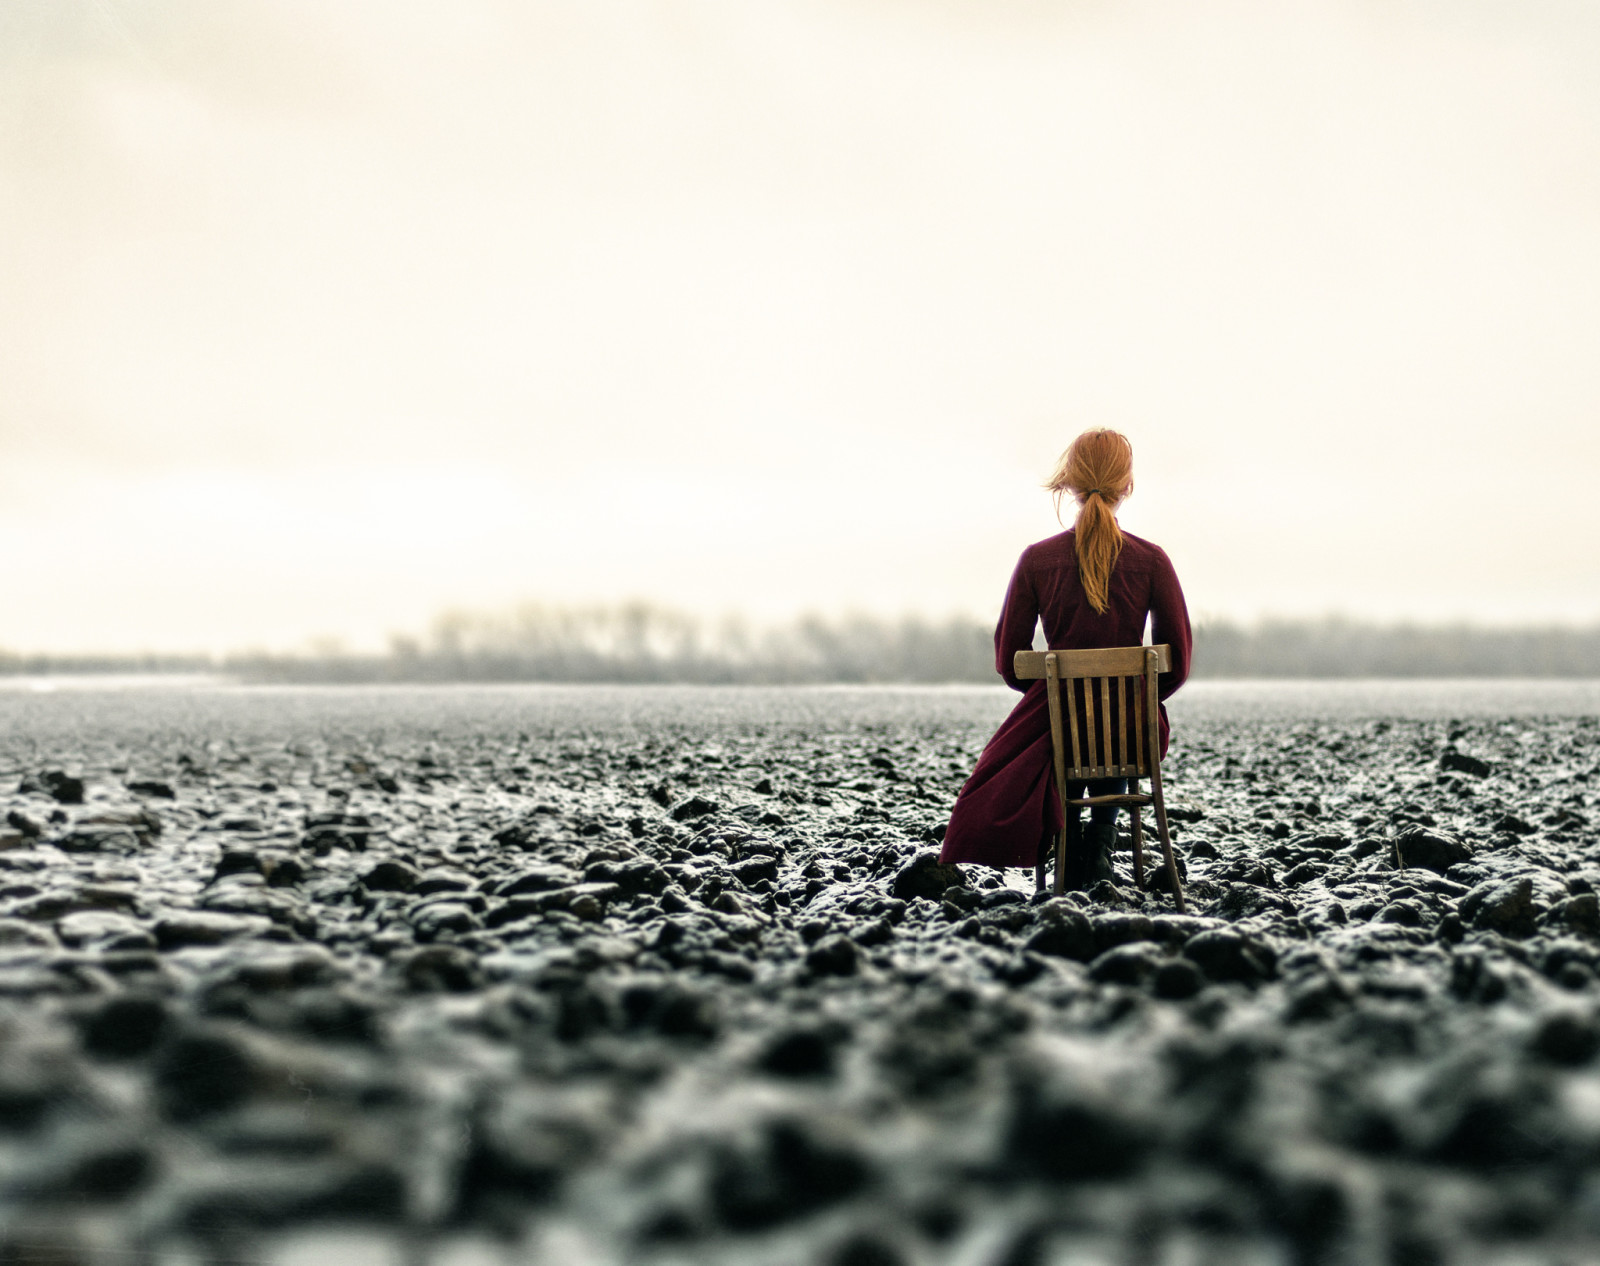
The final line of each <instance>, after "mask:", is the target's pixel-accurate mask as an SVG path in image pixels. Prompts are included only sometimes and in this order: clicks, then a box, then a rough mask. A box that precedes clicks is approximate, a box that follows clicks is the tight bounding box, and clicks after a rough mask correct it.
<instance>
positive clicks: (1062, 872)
mask: <svg viewBox="0 0 1600 1266" xmlns="http://www.w3.org/2000/svg"><path fill="white" fill-rule="evenodd" d="M1066 890H1067V828H1066V825H1065V824H1064V823H1063V825H1062V827H1061V833H1060V834H1059V835H1057V836H1056V882H1055V894H1056V896H1058V897H1059V896H1061V894H1062V893H1064V892H1066Z"/></svg>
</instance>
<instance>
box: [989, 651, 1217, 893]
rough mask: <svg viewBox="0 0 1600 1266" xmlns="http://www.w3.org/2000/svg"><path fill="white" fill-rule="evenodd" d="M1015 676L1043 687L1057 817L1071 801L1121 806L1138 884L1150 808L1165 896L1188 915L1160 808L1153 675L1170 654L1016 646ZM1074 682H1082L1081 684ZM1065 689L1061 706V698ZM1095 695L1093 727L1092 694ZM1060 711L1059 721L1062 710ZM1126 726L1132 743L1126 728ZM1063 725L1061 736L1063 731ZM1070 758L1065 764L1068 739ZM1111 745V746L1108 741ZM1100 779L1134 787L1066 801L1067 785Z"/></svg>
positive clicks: (1062, 876)
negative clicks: (1143, 782)
mask: <svg viewBox="0 0 1600 1266" xmlns="http://www.w3.org/2000/svg"><path fill="white" fill-rule="evenodd" d="M1015 663H1016V673H1017V677H1018V678H1019V679H1021V680H1023V681H1036V680H1038V679H1039V678H1041V677H1042V678H1044V680H1045V682H1046V686H1045V688H1046V690H1047V691H1048V692H1049V695H1048V697H1049V707H1050V746H1051V749H1052V751H1053V752H1054V755H1055V786H1056V795H1057V796H1058V797H1060V801H1061V814H1062V818H1063V820H1064V819H1065V818H1066V815H1067V812H1068V809H1069V808H1071V807H1074V806H1077V807H1081V808H1093V807H1094V806H1095V805H1097V804H1117V805H1126V806H1127V808H1128V812H1129V815H1130V817H1131V818H1132V825H1133V877H1134V882H1135V883H1136V884H1138V886H1139V887H1140V888H1143V887H1144V835H1143V832H1142V830H1141V827H1140V823H1139V810H1140V809H1141V808H1143V807H1144V806H1145V805H1154V806H1155V815H1156V831H1157V833H1158V834H1159V835H1160V837H1161V851H1162V853H1163V854H1164V855H1165V857H1166V862H1167V873H1168V874H1169V875H1171V876H1172V894H1173V896H1174V897H1175V898H1176V899H1177V904H1178V911H1179V913H1180V914H1186V913H1188V907H1187V906H1186V905H1185V904H1184V900H1183V884H1182V883H1181V882H1180V881H1179V879H1178V865H1177V862H1176V860H1175V859H1174V858H1173V856H1172V836H1171V835H1170V834H1169V832H1168V831H1167V806H1166V804H1165V803H1164V802H1163V800H1162V799H1161V737H1160V731H1159V728H1158V727H1159V725H1160V721H1159V717H1160V710H1159V708H1158V706H1157V705H1158V700H1157V698H1156V674H1157V673H1161V672H1164V671H1166V670H1167V669H1169V668H1170V667H1171V666H1172V651H1171V648H1170V647H1168V646H1166V645H1161V646H1118V647H1111V648H1107V649H1104V650H1083V651H1018V652H1017V655H1016V660H1015ZM1080 683H1081V687H1080ZM1063 689H1065V691H1066V706H1065V707H1064V708H1063V706H1062V701H1061V695H1062V690H1063ZM1097 695H1098V697H1099V717H1098V724H1097V723H1096V722H1097V718H1096V715H1095V712H1096V708H1095V699H1096V696H1097ZM1063 712H1064V713H1065V715H1066V720H1065V722H1063V720H1062V714H1063ZM1130 722H1131V729H1132V731H1133V742H1132V744H1131V746H1130V744H1129V742H1128V732H1129V729H1130ZM1063 730H1065V733H1064V732H1063ZM1069 735H1070V742H1071V746H1072V751H1071V756H1072V763H1071V764H1070V765H1069V764H1068V763H1067V744H1068V741H1069V739H1068V736H1069ZM1113 738H1116V740H1117V742H1116V743H1115V744H1113V742H1112V739H1113ZM1099 778H1128V779H1132V780H1133V785H1134V788H1135V790H1134V791H1130V792H1129V793H1128V794H1126V795H1120V796H1088V797H1086V798H1084V799H1082V800H1069V799H1067V785H1068V784H1069V783H1078V782H1088V781H1090V780H1091V779H1099ZM1141 778H1148V779H1149V780H1150V794H1149V795H1144V794H1141V793H1139V792H1138V791H1137V787H1138V780H1139V779H1141ZM1066 865H1067V849H1066V828H1065V827H1064V826H1063V828H1062V833H1061V837H1060V838H1059V839H1058V840H1057V841H1056V878H1055V891H1056V892H1058V893H1060V892H1063V891H1065V890H1066Z"/></svg>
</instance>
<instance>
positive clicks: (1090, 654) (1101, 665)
mask: <svg viewBox="0 0 1600 1266" xmlns="http://www.w3.org/2000/svg"><path fill="white" fill-rule="evenodd" d="M1147 650H1153V651H1155V653H1156V671H1157V672H1158V673H1164V672H1170V671H1171V669H1172V647H1170V646H1168V645H1167V644H1166V643H1165V642H1162V643H1161V644H1160V645H1159V646H1111V647H1105V648H1103V649H1099V650H1084V651H1018V652H1017V653H1016V656H1015V658H1014V660H1013V668H1014V670H1015V672H1016V674H1017V679H1018V680H1019V681H1036V680H1038V679H1039V678H1041V677H1043V676H1044V657H1045V656H1046V655H1054V656H1055V657H1056V668H1057V671H1058V672H1059V673H1060V674H1061V676H1063V677H1140V676H1143V675H1144V653H1145V652H1146V651H1147Z"/></svg>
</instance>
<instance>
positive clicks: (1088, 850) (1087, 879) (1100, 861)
mask: <svg viewBox="0 0 1600 1266" xmlns="http://www.w3.org/2000/svg"><path fill="white" fill-rule="evenodd" d="M1116 843H1117V824H1116V823H1115V822H1091V823H1089V825H1088V826H1086V827H1085V828H1084V831H1083V886H1084V887H1085V888H1093V887H1094V886H1095V885H1096V884H1097V883H1099V882H1100V881H1101V880H1102V879H1105V880H1109V881H1110V882H1111V883H1116V881H1117V872H1116V871H1114V870H1112V869H1111V850H1112V849H1113V848H1115V847H1116Z"/></svg>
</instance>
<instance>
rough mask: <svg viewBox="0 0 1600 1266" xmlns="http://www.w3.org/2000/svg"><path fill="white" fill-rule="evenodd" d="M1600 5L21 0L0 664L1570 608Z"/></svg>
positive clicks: (1580, 552)
mask: <svg viewBox="0 0 1600 1266" xmlns="http://www.w3.org/2000/svg"><path fill="white" fill-rule="evenodd" d="M1597 230H1600V8H1597V7H1596V6H1594V5H1593V4H1592V3H1590V2H1589V0H1570V2H1557V0H1448V2H1447V0H1437V2H1425V0H1402V2H1398V3H1397V2H1395V0H1295V2H1288V0H1218V2H1216V3H1206V4H1201V5H1197V4H1193V3H1190V2H1188V0H1173V2H1172V3H1139V2H1132V3H1100V2H1098V0H943V2H939V0H792V2H789V0H542V2H541V0H504V2H503V3H501V2H499V0H449V2H448V3H444V2H442V0H430V2H429V3H418V2H414V0H137V2H135V0H4V3H3V4H0V647H8V648H13V649H18V650H58V651H72V650H90V649H110V650H133V649H143V648H151V649H165V650H189V649H204V650H213V649H227V648H240V647H248V646H267V647H280V648H288V647H296V646H301V645H304V644H306V643H307V642H308V640H309V639H311V638H314V637H317V636H319V635H331V636H335V637H339V638H342V639H344V640H345V641H346V642H347V643H348V644H350V645H352V646H377V645H381V644H382V643H383V640H384V637H385V635H386V634H388V633H389V632H418V631H421V630H423V629H425V628H426V626H427V624H428V622H429V620H430V619H431V618H432V617H433V616H434V615H435V614H436V613H437V612H439V611H440V610H441V609H444V608H446V607H451V606H456V607H462V606H465V607H475V608H496V607H504V606H509V605H511V604H514V603H517V602H520V601H526V600H537V601H542V602H547V603H568V602H590V601H613V600H621V599H629V598H638V597H642V598H648V599H653V600H656V601H660V602H664V603H668V604H671V605H675V606H679V607H684V608H688V609H691V610H694V611H699V612H705V613H708V614H720V613H724V612H732V611H738V612H744V613H746V614H748V615H750V616H752V617H754V618H755V619H757V620H758V621H760V620H775V619H782V618H785V617H788V616H790V615H793V614H796V613H799V612H801V611H818V612H822V613H825V614H837V613H842V612H846V611H852V610H865V611H872V612H878V613H883V614H895V613H900V612H906V611H918V612H922V613H926V614H929V615H934V616H939V615H945V614H952V613H966V614H972V615H976V616H980V617H982V618H985V619H988V618H992V617H993V615H994V613H995V610H996V608H997V605H998V602H999V598H1000V595H1001V593H1002V592H1003V589H1004V586H1005V582H1006V579H1007V577H1008V575H1009V573H1010V570H1011V567H1012V565H1013V564H1014V562H1015V559H1016V555H1017V553H1018V552H1019V551H1020V550H1021V548H1022V547H1023V546H1024V545H1026V544H1027V543H1028V542H1030V541H1033V540H1036V539H1039V538H1040V537H1043V536H1046V535H1048V534H1050V533H1051V532H1053V531H1056V530H1058V529H1057V528H1056V525H1055V521H1054V517H1053V513H1052V510H1051V506H1050V501H1049V497H1048V496H1047V494H1045V493H1044V492H1042V491H1041V490H1040V489H1039V483H1040V481H1041V480H1042V479H1043V478H1044V477H1045V475H1046V474H1047V473H1048V471H1049V469H1050V467H1051V465H1052V464H1053V462H1054V460H1055V458H1056V457H1057V455H1058V454H1059V452H1060V451H1061V449H1062V448H1063V447H1064V446H1065V445H1066V444H1067V443H1068V441H1070V439H1071V438H1072V436H1073V435H1074V434H1075V433H1076V432H1077V431H1078V430H1080V429H1082V428H1084V427H1087V426H1094V425H1112V426H1117V427H1119V428H1121V429H1123V430H1125V431H1126V432H1127V433H1128V435H1129V436H1130V437H1131V439H1132V441H1133V444H1134V450H1135V457H1136V474H1137V479H1138V488H1137V491H1136V492H1135V494H1134V496H1133V498H1132V499H1131V500H1130V501H1129V502H1128V503H1127V504H1126V506H1125V508H1124V510H1123V514H1122V519H1123V523H1124V525H1125V526H1126V527H1127V528H1128V529H1129V530H1131V531H1134V532H1137V533H1139V534H1141V535H1144V536H1147V537H1149V538H1151V539H1153V540H1155V541H1157V542H1158V543H1160V544H1161V545H1163V546H1164V547H1165V548H1166V549H1167V551H1168V553H1169V554H1171V556H1172V558H1173V560H1174V562H1175V563H1176V564H1177V567H1178V571H1179V574H1180V576H1181V577H1182V579H1183V582H1184V585H1185V588H1186V590H1187V593H1188V596H1189V602H1190V607H1191V610H1192V611H1193V612H1195V614H1196V615H1202V616H1203V615H1209V616H1227V617H1234V618H1241V619H1250V618H1254V617H1257V616H1259V615H1262V614H1321V613H1325V612H1341V613H1344V614H1347V615H1351V616H1356V617H1370V618H1379V619H1385V620H1390V619H1403V618H1410V619H1422V620H1440V619H1455V618H1468V619H1474V620H1479V621H1484V622H1496V623H1503V622H1516V621H1524V620H1526V621H1545V620H1561V621H1570V622H1585V623H1587V622H1592V621H1595V620H1597V619H1600V549H1597V548H1596V546H1597V543H1600V499H1597V498H1596V497H1595V495H1594V491H1593V485H1594V484H1595V482H1596V479H1597V476H1600V438H1597V431H1596V426H1595V422H1596V417H1597V413H1600V409H1597V406H1600V354H1597V353H1600V231H1597Z"/></svg>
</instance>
